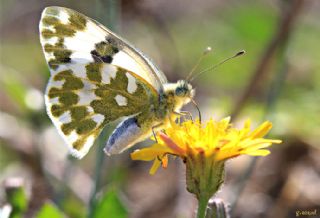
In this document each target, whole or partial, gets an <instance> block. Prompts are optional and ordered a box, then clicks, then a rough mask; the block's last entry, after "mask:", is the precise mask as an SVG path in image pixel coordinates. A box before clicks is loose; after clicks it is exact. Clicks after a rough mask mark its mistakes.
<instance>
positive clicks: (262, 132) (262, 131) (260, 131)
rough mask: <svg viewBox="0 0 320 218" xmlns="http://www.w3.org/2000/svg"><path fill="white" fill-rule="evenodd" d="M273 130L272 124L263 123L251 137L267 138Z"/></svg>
mask: <svg viewBox="0 0 320 218" xmlns="http://www.w3.org/2000/svg"><path fill="white" fill-rule="evenodd" d="M271 128H272V123H271V122H269V121H265V122H264V123H262V124H261V125H260V126H259V127H258V128H257V129H255V130H254V131H253V132H252V133H251V134H250V136H249V137H252V138H261V137H263V136H265V135H266V134H267V133H268V132H269V131H270V129H271Z"/></svg>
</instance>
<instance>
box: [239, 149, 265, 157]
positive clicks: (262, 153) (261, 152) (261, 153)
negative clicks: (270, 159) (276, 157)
mask: <svg viewBox="0 0 320 218" xmlns="http://www.w3.org/2000/svg"><path fill="white" fill-rule="evenodd" d="M244 154H248V155H251V156H267V155H268V154H270V151H269V150H266V149H261V150H255V151H251V152H245V153H244Z"/></svg>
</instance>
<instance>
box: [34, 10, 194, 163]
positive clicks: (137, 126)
mask: <svg viewBox="0 0 320 218" xmlns="http://www.w3.org/2000/svg"><path fill="white" fill-rule="evenodd" d="M40 40H41V44H42V47H43V52H44V54H45V58H46V60H47V62H48V65H49V68H50V72H51V77H50V80H49V82H48V85H47V89H46V94H45V102H46V107H47V112H48V115H49V117H50V118H51V120H52V122H53V123H54V125H55V126H56V128H57V129H58V130H59V133H60V134H61V135H62V137H63V138H64V140H65V141H66V143H67V145H68V147H69V149H70V152H71V154H73V155H74V156H76V157H78V158H82V157H83V156H84V155H85V154H86V153H87V152H88V151H89V149H90V147H91V146H92V145H93V143H94V141H95V139H96V138H97V137H98V136H99V134H100V132H101V130H102V129H103V128H104V127H105V125H106V124H108V123H110V122H112V121H115V120H118V119H119V118H125V119H124V121H122V122H121V123H120V124H119V125H118V126H117V128H116V129H115V130H114V131H113V133H112V135H111V136H110V137H109V139H108V141H107V144H106V147H105V152H106V153H108V154H116V153H120V152H122V151H124V150H125V149H127V148H128V147H130V146H132V145H134V144H136V143H137V142H140V141H142V140H144V139H146V138H147V137H149V136H150V135H151V134H152V131H153V129H154V128H160V129H161V128H163V127H164V126H165V125H167V124H168V121H169V119H172V117H175V115H177V114H179V111H180V108H181V107H182V106H183V105H185V104H187V103H188V102H189V101H190V100H191V99H192V98H193V96H194V89H192V86H191V85H190V84H189V83H188V82H187V81H185V80H180V81H178V82H177V83H168V82H167V79H166V77H165V75H164V74H163V73H162V72H161V71H160V70H159V69H158V68H157V67H156V66H155V65H154V64H153V63H152V62H151V61H150V60H149V59H148V58H147V57H146V56H145V55H144V54H143V53H142V52H140V51H139V50H137V49H136V48H134V47H133V46H132V45H130V44H129V43H127V42H126V41H125V40H123V39H122V38H120V37H119V36H117V35H116V34H114V33H113V32H111V31H110V30H108V29H107V28H106V27H104V26H103V25H101V24H99V23H98V22H96V21H94V20H92V19H90V18H88V17H86V16H84V15H82V14H80V13H78V12H76V11H73V10H71V9H67V8H62V7H48V8H46V9H45V10H44V11H43V13H42V16H41V20H40Z"/></svg>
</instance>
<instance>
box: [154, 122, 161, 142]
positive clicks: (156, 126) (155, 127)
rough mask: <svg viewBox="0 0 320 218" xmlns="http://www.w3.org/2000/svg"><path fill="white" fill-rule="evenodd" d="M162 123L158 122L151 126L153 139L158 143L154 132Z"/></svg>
mask: <svg viewBox="0 0 320 218" xmlns="http://www.w3.org/2000/svg"><path fill="white" fill-rule="evenodd" d="M162 125H163V123H159V124H157V125H155V126H153V127H152V134H153V137H154V139H155V140H156V142H157V143H158V139H157V134H156V131H155V130H156V129H157V128H159V127H160V126H162Z"/></svg>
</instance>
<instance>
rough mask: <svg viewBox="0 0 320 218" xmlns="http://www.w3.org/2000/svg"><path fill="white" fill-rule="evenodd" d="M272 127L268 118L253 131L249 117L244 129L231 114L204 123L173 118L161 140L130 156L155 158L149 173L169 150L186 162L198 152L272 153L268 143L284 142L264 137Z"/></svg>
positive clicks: (213, 155)
mask: <svg viewBox="0 0 320 218" xmlns="http://www.w3.org/2000/svg"><path fill="white" fill-rule="evenodd" d="M271 127H272V124H271V123H270V122H269V121H266V122H264V123H263V124H261V125H260V126H259V127H258V128H256V129H255V130H253V131H250V120H247V121H246V122H245V124H244V127H243V128H242V129H236V128H233V127H232V125H231V124H230V118H229V117H227V118H225V119H222V120H221V121H214V120H210V121H208V122H207V123H206V124H205V125H204V126H203V125H202V124H201V123H200V122H199V121H195V122H192V121H186V122H184V123H181V124H176V123H174V122H172V123H171V125H170V126H169V127H168V128H166V129H165V134H164V133H162V132H159V133H158V134H157V139H158V141H159V143H156V144H154V145H152V146H151V147H148V148H144V149H141V150H136V151H134V152H133V153H132V154H131V158H132V159H133V160H143V161H152V160H153V161H154V163H153V166H152V167H151V169H150V173H151V174H154V173H155V172H156V170H157V169H158V168H159V167H160V165H161V164H162V166H163V167H164V168H165V167H166V166H167V164H168V155H169V154H171V155H175V156H178V157H181V158H182V159H183V160H184V161H185V162H186V161H187V160H188V158H190V157H193V156H197V155H199V154H200V155H204V157H206V158H207V159H213V160H214V161H215V162H218V161H224V160H227V159H230V158H233V157H236V156H239V155H241V154H247V155H252V156H266V155H268V154H269V153H270V151H269V150H267V149H266V148H267V147H269V146H270V145H271V144H272V143H276V144H277V143H281V140H274V139H265V138H263V136H265V135H266V134H267V133H268V132H269V130H270V129H271Z"/></svg>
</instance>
